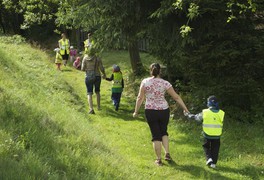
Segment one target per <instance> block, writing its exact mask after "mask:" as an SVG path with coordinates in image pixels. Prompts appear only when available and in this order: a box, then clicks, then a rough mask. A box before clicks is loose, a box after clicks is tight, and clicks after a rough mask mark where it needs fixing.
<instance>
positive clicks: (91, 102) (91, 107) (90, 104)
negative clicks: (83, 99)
mask: <svg viewBox="0 0 264 180" xmlns="http://www.w3.org/2000/svg"><path fill="white" fill-rule="evenodd" d="M87 97H88V104H89V108H90V112H91V111H93V95H92V94H88V95H87Z"/></svg>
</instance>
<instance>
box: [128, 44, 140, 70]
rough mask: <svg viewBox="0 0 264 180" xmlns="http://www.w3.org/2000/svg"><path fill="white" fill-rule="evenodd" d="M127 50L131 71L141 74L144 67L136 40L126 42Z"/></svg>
mask: <svg viewBox="0 0 264 180" xmlns="http://www.w3.org/2000/svg"><path fill="white" fill-rule="evenodd" d="M128 52H129V56H130V63H131V67H132V71H133V73H134V74H135V75H140V74H142V73H143V72H144V68H143V65H142V62H141V59H140V55H139V47H138V42H137V41H132V42H129V43H128Z"/></svg>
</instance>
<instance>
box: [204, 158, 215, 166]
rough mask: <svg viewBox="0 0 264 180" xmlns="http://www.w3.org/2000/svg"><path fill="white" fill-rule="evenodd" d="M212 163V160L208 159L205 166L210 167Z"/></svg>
mask: <svg viewBox="0 0 264 180" xmlns="http://www.w3.org/2000/svg"><path fill="white" fill-rule="evenodd" d="M212 163H213V160H212V158H209V159H208V160H207V161H206V165H207V166H210V165H211V164H212Z"/></svg>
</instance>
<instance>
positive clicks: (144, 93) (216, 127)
mask: <svg viewBox="0 0 264 180" xmlns="http://www.w3.org/2000/svg"><path fill="white" fill-rule="evenodd" d="M160 73H161V68H160V65H159V64H158V63H153V64H151V66H150V74H151V76H150V77H148V78H145V79H143V80H142V82H141V85H140V89H139V93H138V96H137V100H136V106H135V111H134V113H133V117H137V116H138V112H139V109H140V106H141V105H142V103H143V101H144V100H145V99H146V102H145V117H146V119H147V122H148V125H149V128H150V131H151V134H152V142H153V148H154V151H155V154H156V160H155V164H157V165H158V166H162V164H163V163H162V160H161V151H162V147H163V149H164V151H165V157H164V159H165V160H166V161H172V157H171V155H170V151H169V138H168V132H167V126H168V123H169V119H170V110H169V105H168V102H167V101H166V99H165V93H166V92H167V93H168V94H169V95H170V96H171V97H172V98H173V99H174V100H175V101H176V102H177V103H178V104H179V105H180V106H181V108H182V109H183V113H184V115H185V116H187V117H188V118H190V119H195V120H196V121H199V122H201V121H203V136H204V143H203V149H204V152H205V156H206V165H208V166H209V167H211V168H215V167H216V163H217V161H218V154H219V148H220V136H221V134H222V127H223V120H224V114H225V113H224V111H222V110H221V109H219V105H218V101H217V99H216V97H215V96H210V97H208V99H207V106H208V109H204V110H203V111H202V112H201V113H199V114H196V115H194V114H191V113H190V112H189V110H188V109H187V107H186V105H185V103H184V102H183V100H182V98H181V97H180V96H179V95H178V94H177V93H176V92H175V91H174V89H173V87H172V85H171V84H170V83H169V82H168V81H166V80H164V79H162V78H161V77H160Z"/></svg>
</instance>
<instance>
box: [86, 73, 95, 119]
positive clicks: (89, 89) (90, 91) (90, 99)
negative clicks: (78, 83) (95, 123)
mask: <svg viewBox="0 0 264 180" xmlns="http://www.w3.org/2000/svg"><path fill="white" fill-rule="evenodd" d="M85 85H86V89H87V100H88V105H89V114H94V110H93V84H90V83H89V81H88V79H87V78H85Z"/></svg>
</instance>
